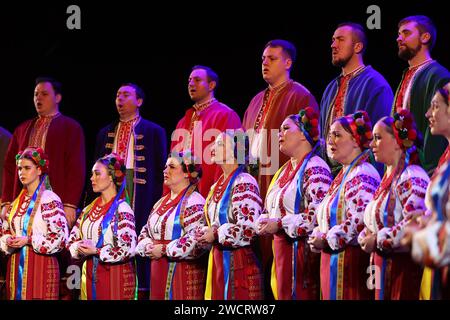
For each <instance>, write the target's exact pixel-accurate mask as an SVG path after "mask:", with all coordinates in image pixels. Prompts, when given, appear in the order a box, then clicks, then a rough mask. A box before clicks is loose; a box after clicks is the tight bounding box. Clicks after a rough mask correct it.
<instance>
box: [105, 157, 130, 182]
mask: <svg viewBox="0 0 450 320" xmlns="http://www.w3.org/2000/svg"><path fill="white" fill-rule="evenodd" d="M99 161H100V162H102V163H103V164H104V165H106V167H107V168H108V172H109V174H110V175H111V177H112V179H113V181H114V183H115V185H116V186H118V187H120V186H121V185H122V182H123V181H124V179H125V176H126V167H125V163H124V161H123V159H122V158H121V157H120V156H119V155H118V154H117V153H111V154H108V155H106V156H104V157H103V158H100V159H99Z"/></svg>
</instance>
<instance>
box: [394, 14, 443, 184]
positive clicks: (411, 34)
mask: <svg viewBox="0 0 450 320" xmlns="http://www.w3.org/2000/svg"><path fill="white" fill-rule="evenodd" d="M398 28H399V29H398V37H397V44H398V56H399V57H400V58H401V59H403V60H406V61H408V64H409V68H408V69H406V70H405V71H404V72H403V77H402V80H401V82H400V84H399V86H398V88H397V92H396V94H395V98H394V103H393V108H392V112H395V111H396V110H398V109H402V108H404V109H409V110H411V112H412V113H413V115H414V119H415V120H416V123H417V128H418V129H419V130H420V131H421V132H422V135H423V137H424V146H423V159H422V160H423V163H422V164H423V167H424V169H425V170H426V171H427V172H428V174H430V175H431V174H432V173H433V171H434V169H435V168H436V165H437V163H438V161H439V157H440V156H441V155H442V153H443V152H444V150H445V148H446V146H447V144H448V143H447V140H446V139H445V138H444V137H442V136H433V135H431V132H430V127H429V126H428V121H427V119H426V117H425V113H426V112H427V110H428V108H429V106H430V103H431V99H432V98H433V95H434V94H435V93H436V90H437V89H438V88H442V87H443V86H444V85H445V84H446V83H447V82H449V81H450V73H449V72H448V70H447V69H446V68H444V67H443V66H441V65H440V64H439V63H438V62H437V61H435V60H433V59H432V58H431V50H432V49H433V47H434V45H435V42H436V27H435V25H434V23H433V21H431V19H430V18H428V17H426V16H420V15H418V16H410V17H406V18H404V19H402V20H401V21H400V22H399V24H398Z"/></svg>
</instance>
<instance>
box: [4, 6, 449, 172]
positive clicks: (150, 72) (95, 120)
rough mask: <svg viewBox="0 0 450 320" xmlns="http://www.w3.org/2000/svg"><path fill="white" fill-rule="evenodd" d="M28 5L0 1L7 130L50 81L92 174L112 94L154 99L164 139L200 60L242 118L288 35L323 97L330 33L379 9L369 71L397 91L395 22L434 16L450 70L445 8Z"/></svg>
mask: <svg viewBox="0 0 450 320" xmlns="http://www.w3.org/2000/svg"><path fill="white" fill-rule="evenodd" d="M152 3H154V2H150V1H148V2H147V1H145V2H144V1H142V2H141V1H130V0H129V1H122V2H120V3H119V2H113V3H110V2H106V1H100V2H99V1H96V2H95V3H93V2H85V1H76V2H75V1H74V2H61V1H58V2H56V1H55V2H49V1H46V2H45V1H39V2H33V3H29V2H22V1H16V2H12V3H9V4H8V5H6V4H2V7H1V9H0V12H1V22H0V23H1V25H0V26H1V28H0V30H1V46H0V50H1V56H2V58H1V65H2V67H1V77H0V79H1V88H2V90H3V91H2V92H3V94H2V99H1V102H0V126H3V127H5V128H6V129H8V130H9V131H11V132H12V131H13V130H14V128H15V127H16V126H17V125H18V124H19V123H21V122H22V121H24V120H25V119H28V118H30V117H32V116H34V115H35V111H34V105H33V90H34V78H35V77H36V76H38V75H52V76H54V77H56V78H57V79H59V80H60V81H61V82H62V83H63V85H64V88H63V89H64V94H63V101H62V104H61V106H60V110H61V111H62V112H63V113H64V114H66V115H69V116H72V117H74V118H75V119H77V120H78V121H79V122H80V123H81V124H82V126H83V128H84V130H85V135H86V140H87V154H88V168H89V167H90V166H91V164H92V162H91V161H90V159H92V153H93V148H94V143H95V142H94V141H95V140H94V139H95V135H96V133H97V131H98V130H99V129H100V128H101V127H103V126H105V125H106V124H107V123H109V122H110V121H112V120H113V119H114V118H115V117H116V116H117V113H116V110H115V103H114V100H115V93H116V91H117V89H118V86H119V85H120V84H121V83H123V82H136V83H138V84H140V85H141V86H142V87H143V88H144V90H145V91H146V93H147V96H148V99H147V101H146V102H145V104H144V105H143V107H142V109H141V114H142V116H143V117H145V118H148V119H150V120H152V121H154V122H156V123H158V124H160V125H161V126H163V127H165V128H166V131H167V134H168V137H170V133H171V132H172V130H173V129H174V127H175V125H176V123H177V121H178V120H179V119H180V118H181V117H182V116H183V114H184V112H185V110H186V109H187V108H188V107H189V106H191V105H192V102H191V101H190V99H189V96H188V93H187V78H188V75H189V73H190V68H191V67H192V66H193V65H195V64H204V65H208V66H211V67H212V68H213V69H215V70H216V71H217V72H218V74H219V77H220V84H219V88H218V90H217V92H216V97H217V98H218V99H219V100H220V101H222V102H224V103H226V104H227V105H229V106H230V107H232V108H234V109H235V110H236V111H237V112H238V114H239V115H240V116H241V117H242V116H243V115H244V112H245V109H246V107H247V105H248V103H249V102H250V100H251V98H252V97H253V96H254V95H255V94H256V93H257V92H259V91H260V90H262V89H263V88H265V87H266V84H265V82H264V81H263V80H262V77H261V67H260V66H261V64H260V61H261V54H262V50H263V46H264V45H265V43H266V42H267V41H268V40H271V39H274V38H283V39H287V40H290V41H292V42H293V43H294V44H295V45H296V46H297V49H298V61H297V63H296V65H295V67H294V69H293V71H292V74H291V76H292V78H293V79H295V80H296V81H299V82H301V83H302V84H304V85H305V86H306V87H307V88H309V89H310V90H311V91H312V92H313V94H314V95H315V97H316V99H317V100H318V101H320V99H321V96H322V92H323V90H324V89H325V86H326V85H327V83H328V82H329V81H330V80H331V79H332V78H334V77H335V76H336V75H337V74H338V73H339V72H340V70H338V69H337V68H335V67H333V66H332V65H331V59H330V56H331V55H330V43H331V36H332V34H333V31H334V30H335V27H336V25H337V24H338V23H340V22H343V21H355V22H359V23H361V24H363V25H366V21H367V19H368V17H369V16H370V14H367V13H366V10H367V7H368V6H369V5H371V4H376V5H378V6H379V7H380V8H381V29H380V30H367V34H368V39H369V45H368V49H367V52H366V56H365V62H366V64H370V65H372V66H373V67H374V68H375V69H377V70H378V71H380V72H381V73H382V74H383V75H384V76H385V77H386V79H387V80H388V82H389V83H390V84H391V86H392V88H393V90H395V88H396V87H397V84H398V82H399V81H400V77H401V73H402V70H403V69H404V68H405V67H406V66H407V64H406V62H404V61H402V60H400V59H399V58H398V57H397V45H396V41H395V39H396V37H397V23H398V21H399V20H400V19H401V18H404V17H406V16H408V15H412V14H425V15H428V16H430V17H431V18H432V19H433V20H434V22H435V23H436V25H437V27H438V37H437V44H436V47H435V49H434V50H433V58H435V59H437V60H438V61H440V62H441V64H443V65H444V66H446V67H447V68H449V67H450V54H449V52H450V46H449V43H450V27H449V11H448V9H445V7H444V6H445V2H444V1H407V2H406V1H402V2H395V1H390V2H385V1H371V2H367V1H353V2H349V1H346V2H344V1H336V2H332V3H329V2H324V1H309V2H308V3H307V6H306V5H305V4H304V3H305V2H304V1H303V2H302V1H295V2H294V1H292V2H286V1H272V2H271V3H267V4H266V3H260V2H257V3H254V4H253V6H254V9H253V10H250V9H249V8H243V6H244V5H245V6H246V7H247V4H245V3H244V2H242V1H241V2H230V1H226V2H225V1H220V2H217V3H212V2H210V4H207V3H200V2H181V3H178V2H174V1H170V2H161V3H158V6H157V7H156V4H155V6H154V5H152ZM70 4H77V5H79V6H80V8H81V30H68V29H67V27H66V20H67V18H68V17H69V14H67V13H66V9H67V7H68V6H69V5H70Z"/></svg>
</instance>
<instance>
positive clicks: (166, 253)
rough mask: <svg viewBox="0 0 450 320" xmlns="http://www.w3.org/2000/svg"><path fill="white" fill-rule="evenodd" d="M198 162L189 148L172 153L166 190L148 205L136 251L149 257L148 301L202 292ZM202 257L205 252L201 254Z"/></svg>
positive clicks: (203, 269)
mask: <svg viewBox="0 0 450 320" xmlns="http://www.w3.org/2000/svg"><path fill="white" fill-rule="evenodd" d="M201 174H202V171H201V165H200V164H199V163H198V161H196V159H195V158H194V157H192V156H191V154H190V153H189V152H184V153H172V154H171V155H170V156H169V158H168V159H167V162H166V167H165V169H164V185H165V186H167V187H168V188H169V189H170V192H169V193H168V194H167V195H166V196H164V197H163V198H161V199H160V200H159V201H158V202H157V203H156V204H155V206H154V207H153V209H152V211H151V213H150V216H149V217H148V221H147V224H146V225H145V226H144V227H143V229H142V231H141V234H140V235H139V238H138V245H137V246H136V252H137V253H138V254H140V255H141V256H143V257H148V258H150V259H151V279H150V299H151V300H164V299H165V300H172V299H173V300H201V299H203V295H204V292H205V290H204V289H205V280H206V260H205V259H203V257H200V256H201V255H202V254H203V253H204V252H205V250H203V249H201V248H199V247H198V246H197V245H196V241H195V231H196V230H197V229H202V228H203V227H204V226H205V217H204V212H203V208H204V205H205V199H204V198H203V197H202V196H201V195H200V193H198V192H197V191H196V190H197V183H198V182H199V180H200V177H201ZM205 257H206V256H205Z"/></svg>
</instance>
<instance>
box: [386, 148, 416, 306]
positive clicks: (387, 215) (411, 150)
mask: <svg viewBox="0 0 450 320" xmlns="http://www.w3.org/2000/svg"><path fill="white" fill-rule="evenodd" d="M415 150H416V147H415V146H412V147H411V148H409V149H408V150H406V156H405V164H404V166H403V169H402V173H403V172H404V171H405V170H406V168H407V167H408V165H409V161H410V159H411V154H412V153H413V152H414V151H415ZM391 188H392V184H391ZM390 200H391V192H389V194H388V198H387V201H386V206H385V207H384V212H383V224H384V226H386V227H389V225H388V224H389V223H388V217H389V202H390ZM382 259H383V263H382V267H381V274H380V285H381V288H380V293H379V295H378V299H379V300H384V289H385V288H384V282H385V278H386V265H387V259H386V258H385V257H384V256H383V257H382Z"/></svg>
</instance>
